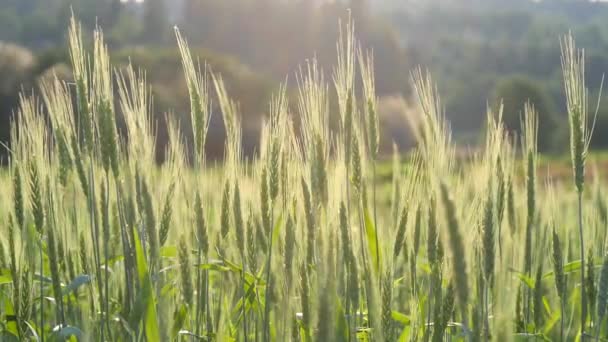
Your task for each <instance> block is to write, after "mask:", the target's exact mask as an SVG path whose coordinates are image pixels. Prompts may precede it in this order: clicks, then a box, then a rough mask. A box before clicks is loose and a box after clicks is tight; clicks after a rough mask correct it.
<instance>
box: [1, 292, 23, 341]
mask: <svg viewBox="0 0 608 342" xmlns="http://www.w3.org/2000/svg"><path fill="white" fill-rule="evenodd" d="M2 297H3V298H4V318H5V323H6V326H5V328H6V332H8V333H10V334H12V335H15V336H19V331H18V330H17V320H16V318H15V309H14V307H13V303H12V302H11V299H10V298H9V297H8V296H7V295H6V294H5V293H4V292H2Z"/></svg>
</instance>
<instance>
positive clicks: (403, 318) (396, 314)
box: [391, 311, 411, 325]
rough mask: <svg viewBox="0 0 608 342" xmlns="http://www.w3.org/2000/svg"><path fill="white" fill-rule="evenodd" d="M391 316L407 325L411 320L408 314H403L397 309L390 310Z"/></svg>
mask: <svg viewBox="0 0 608 342" xmlns="http://www.w3.org/2000/svg"><path fill="white" fill-rule="evenodd" d="M391 317H393V320H395V321H396V322H399V323H401V324H403V325H409V324H410V322H411V320H410V318H409V316H408V315H406V314H403V313H401V312H398V311H393V312H391Z"/></svg>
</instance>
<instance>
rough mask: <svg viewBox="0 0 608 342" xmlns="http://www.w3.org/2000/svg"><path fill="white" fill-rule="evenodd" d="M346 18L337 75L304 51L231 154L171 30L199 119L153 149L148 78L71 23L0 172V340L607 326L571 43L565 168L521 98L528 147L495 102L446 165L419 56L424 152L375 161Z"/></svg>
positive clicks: (361, 58)
mask: <svg viewBox="0 0 608 342" xmlns="http://www.w3.org/2000/svg"><path fill="white" fill-rule="evenodd" d="M341 32H342V34H341V36H340V40H339V42H338V45H337V46H338V49H337V50H338V56H339V58H338V63H337V66H336V68H335V69H334V70H333V71H332V74H331V75H332V80H333V82H331V81H328V79H326V78H325V77H324V74H325V73H324V71H323V70H320V69H319V68H318V66H317V65H316V62H315V61H314V60H311V61H310V62H309V63H308V64H307V65H305V66H304V67H302V69H301V72H300V73H299V75H298V78H297V84H298V86H299V89H300V91H299V93H298V94H299V96H298V99H297V103H296V104H295V105H296V106H290V105H289V104H288V103H287V98H286V96H285V87H281V88H280V90H279V92H278V93H277V94H276V95H275V97H274V98H273V100H272V102H271V104H270V106H269V109H268V112H269V114H268V117H267V119H266V120H265V122H264V123H263V129H262V132H263V134H262V137H261V141H260V153H259V154H258V155H257V156H256V157H255V158H254V159H253V160H244V158H243V155H242V153H241V120H240V116H239V106H238V104H237V103H235V102H234V101H232V100H231V99H230V96H229V93H228V92H227V91H226V89H225V87H224V84H223V81H222V77H221V75H218V74H215V73H213V72H212V71H211V70H209V69H208V68H206V67H205V65H204V64H199V63H198V62H196V60H195V59H193V57H192V56H191V55H190V52H189V51H190V50H189V48H188V45H187V42H186V39H185V38H183V37H181V36H180V35H179V31H177V37H178V38H177V39H178V44H179V49H180V52H181V54H182V57H183V59H184V62H183V66H184V72H185V77H184V82H186V84H187V86H188V89H189V93H190V100H191V101H190V108H191V118H192V121H193V129H192V131H180V130H179V127H180V125H179V124H178V123H177V122H176V120H175V118H172V117H169V120H168V122H169V137H170V139H169V146H168V147H167V155H168V158H167V161H166V162H165V163H164V164H162V165H157V164H156V163H155V161H154V156H155V154H156V151H154V146H155V144H154V141H155V136H154V132H155V131H156V130H155V123H154V122H152V121H151V111H150V110H151V108H150V101H151V99H150V97H149V88H148V86H147V85H146V80H145V75H144V74H143V73H139V72H136V71H134V70H133V69H127V70H122V71H121V72H119V73H115V72H114V71H113V69H112V67H111V64H110V60H109V57H108V52H107V50H106V48H105V44H104V43H103V36H102V34H101V32H97V33H96V34H95V43H94V48H93V49H92V50H89V49H87V48H86V47H85V46H84V45H82V41H83V39H82V37H81V35H82V33H81V32H80V29H79V26H78V24H77V22H76V21H75V20H74V21H73V22H72V26H71V29H70V38H71V39H70V43H71V50H70V51H71V57H72V61H73V64H74V67H75V70H76V72H75V73H74V76H75V83H74V84H68V83H63V82H61V81H59V80H50V81H49V80H47V81H46V82H47V83H45V84H44V85H43V86H42V87H41V88H42V89H43V96H42V97H41V99H37V98H36V97H27V96H23V97H22V100H21V104H20V107H19V108H18V111H17V118H18V120H17V122H16V123H15V124H14V125H13V126H12V150H11V160H10V167H9V168H8V169H6V170H1V171H0V198H2V199H3V200H2V201H0V231H1V232H2V234H1V235H0V301H1V302H2V305H0V314H1V317H2V322H0V334H1V337H2V338H1V339H2V340H3V341H4V340H6V341H13V340H14V341H18V340H41V341H44V340H48V341H63V340H72V341H73V340H79V341H90V340H112V341H114V340H116V341H123V340H125V341H142V340H147V341H196V340H213V341H289V340H300V341H354V340H362V341H369V340H373V341H383V340H384V341H394V340H399V341H445V340H466V341H477V340H490V339H491V340H497V341H508V340H536V339H538V340H540V339H544V340H547V339H548V340H556V341H562V340H563V341H566V340H573V339H581V340H592V339H594V340H605V339H606V338H608V336H607V333H608V329H607V327H606V325H605V313H606V306H607V305H608V302H607V298H608V285H607V284H608V266H607V265H608V262H607V261H606V260H607V259H606V257H605V255H606V248H605V246H606V241H607V240H606V239H607V238H608V236H607V233H606V227H607V226H608V205H607V204H606V195H605V194H606V193H605V191H606V190H605V189H606V188H605V184H604V181H603V180H602V178H601V177H589V175H585V168H584V164H585V163H587V164H588V166H589V169H591V170H593V169H594V168H595V169H596V170H597V171H596V172H595V173H596V174H597V172H600V175H601V164H602V161H603V159H605V157H604V156H602V155H590V156H587V150H586V144H587V142H588V139H589V136H590V130H589V129H588V128H587V127H586V126H580V125H579V124H580V123H581V122H585V121H586V120H581V119H580V117H579V118H577V117H576V116H577V115H578V116H581V115H582V117H584V116H585V115H586V114H582V113H579V112H577V110H580V108H584V106H582V107H580V108H579V107H576V106H575V104H576V103H578V102H577V101H578V100H577V99H578V98H576V97H575V96H579V97H580V96H582V97H584V96H585V95H584V94H585V90H584V82H582V81H580V80H579V79H577V78H576V75H578V74H577V73H580V72H582V70H583V65H582V59H581V60H580V61H578V60H577V61H576V63H574V62H567V61H571V60H570V59H568V58H570V57H572V56H578V55H577V53H578V52H576V51H578V50H576V49H575V48H574V45H573V40H568V42H569V44H570V43H572V45H569V47H570V48H571V49H569V50H568V49H566V50H565V51H564V60H565V61H566V62H565V63H564V69H565V71H566V72H565V84H566V89H567V90H568V96H569V98H568V101H570V102H571V103H572V105H571V106H570V107H569V108H570V111H571V113H570V115H571V116H573V117H572V118H571V120H572V121H571V123H572V124H573V130H572V132H573V133H572V140H573V141H574V142H573V146H574V147H573V148H572V150H573V154H572V158H571V159H572V161H571V163H573V164H571V165H569V166H568V170H569V173H568V174H567V175H566V174H565V173H564V172H563V169H564V168H566V166H565V165H566V163H568V162H566V161H563V160H560V161H549V160H548V159H547V158H545V157H543V156H538V154H537V152H536V127H537V126H536V125H537V122H536V113H535V111H534V108H533V106H532V105H526V107H525V108H526V110H525V111H524V113H525V115H524V116H525V118H523V121H524V122H525V125H524V126H525V130H524V137H525V138H523V143H522V144H521V145H520V143H519V140H513V139H512V138H510V137H509V135H508V134H507V132H505V129H504V126H503V125H502V122H501V113H500V112H498V113H494V112H491V111H488V116H487V117H488V125H487V131H486V132H485V133H486V141H485V145H484V146H482V148H481V149H479V151H478V152H477V153H476V154H475V155H472V156H470V158H468V160H467V161H464V162H463V161H459V160H457V159H456V153H455V147H454V144H453V143H452V140H451V134H450V130H449V125H448V123H447V122H446V121H445V117H444V115H443V111H442V105H441V102H440V98H439V95H438V94H437V92H436V88H435V85H434V83H433V81H432V78H431V77H430V75H429V74H428V73H425V72H423V71H422V70H417V71H415V72H414V73H413V74H412V82H413V84H414V88H415V90H416V94H417V95H418V98H419V110H420V116H419V117H418V118H417V121H416V123H417V125H416V127H417V128H418V130H417V138H418V143H419V144H418V148H417V149H416V150H415V151H413V152H412V153H411V154H409V155H407V156H401V155H399V154H398V152H397V151H396V152H395V156H394V158H393V161H392V162H391V163H389V162H385V161H383V160H382V159H381V158H380V157H379V156H378V139H379V136H380V135H381V134H382V132H381V131H378V127H379V125H378V117H377V113H376V98H375V95H374V94H375V89H374V80H373V77H374V74H373V55H372V54H371V53H367V52H365V51H361V50H360V47H359V46H358V44H357V41H356V40H355V38H354V37H355V35H354V29H353V25H352V23H351V22H350V21H349V22H348V23H347V24H346V25H343V30H342V31H341ZM568 53H570V55H568ZM568 56H570V57H568ZM572 75H574V76H572ZM361 76H362V79H363V82H359V77H361ZM359 86H361V89H359V88H358V87H359ZM331 87H333V88H335V92H334V91H333V90H332V89H331ZM574 90H576V91H574ZM333 94H335V95H336V96H337V97H338V98H337V103H338V104H339V106H338V110H339V118H340V125H339V130H337V131H331V130H329V129H328V125H327V122H328V121H327V120H328V117H329V105H328V103H329V101H330V97H331V96H333ZM573 94H574V95H573ZM576 94H578V95H576ZM573 96H574V97H573ZM522 106H523V104H522ZM292 108H293V109H292ZM577 108H578V109H577ZM215 111H219V112H221V115H222V118H223V121H224V123H225V125H226V130H227V132H228V134H227V140H226V158H225V164H224V165H222V166H219V167H217V166H216V167H211V166H208V165H206V163H205V156H204V151H205V149H204V147H205V143H206V135H207V128H208V127H207V123H208V122H209V116H210V115H211V113H212V112H215ZM47 118H48V120H47ZM296 118H302V122H301V123H300V122H297V121H295V120H296ZM405 119H406V118H404V120H405ZM119 120H121V122H125V123H126V125H127V130H126V132H127V133H128V134H127V135H122V134H121V133H120V132H119V131H118V130H117V129H116V122H117V121H119ZM577 122H578V124H577ZM577 125H579V126H577ZM295 127H301V128H300V130H297V129H296V128H295ZM577 127H578V128H577ZM577 130H579V132H577ZM581 132H582V133H581ZM186 136H189V137H193V140H192V141H195V142H196V146H194V147H188V146H185V145H184V137H186ZM188 151H191V152H188ZM594 164H595V165H598V166H597V167H594ZM555 165H557V167H556V168H557V169H559V170H560V171H559V172H558V173H550V172H545V170H546V169H548V168H551V169H552V168H553V167H554V166H555ZM572 170H574V171H572ZM570 177H571V178H570ZM583 184H586V187H585V189H587V191H585V192H583V191H582V189H583ZM583 246H584V248H583Z"/></svg>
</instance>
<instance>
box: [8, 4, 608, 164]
mask: <svg viewBox="0 0 608 342" xmlns="http://www.w3.org/2000/svg"><path fill="white" fill-rule="evenodd" d="M349 11H350V14H351V15H352V17H353V18H354V20H355V26H356V31H357V38H358V39H359V40H361V42H362V44H363V46H364V47H365V48H367V47H369V48H373V50H374V56H375V68H376V77H377V88H378V96H379V97H381V99H386V101H384V103H385V104H386V105H384V106H383V108H386V111H385V113H381V115H382V116H383V117H382V120H383V121H384V125H385V126H386V127H388V128H390V132H387V133H390V139H392V140H395V141H397V142H398V143H399V145H400V147H401V148H407V147H408V146H410V145H411V141H412V139H411V136H410V135H409V133H408V132H407V125H405V126H404V129H403V132H400V131H399V130H396V129H395V127H396V126H395V125H394V123H397V122H399V121H402V120H403V119H402V114H403V113H402V112H404V111H407V110H409V108H408V105H407V104H406V103H412V101H403V100H400V98H401V97H403V98H405V99H408V97H409V96H410V95H411V89H410V85H409V71H410V70H411V69H412V68H414V67H417V66H419V65H420V66H423V67H427V68H428V69H429V70H430V71H431V72H432V73H433V75H434V77H435V80H436V82H437V84H438V87H439V90H440V93H441V95H442V98H443V99H444V101H443V103H444V105H445V108H446V114H447V116H448V118H449V119H450V121H451V125H452V129H453V130H454V132H455V136H456V138H457V139H458V140H459V141H460V142H462V143H476V142H478V141H479V133H478V132H479V129H480V127H482V125H483V122H484V120H485V113H486V107H487V106H488V105H489V106H492V107H494V108H496V107H497V105H498V103H500V101H502V103H503V104H504V110H505V112H504V116H505V122H506V123H507V125H508V126H509V128H510V129H512V130H514V131H517V130H518V129H519V122H520V118H519V116H520V113H521V112H522V109H523V103H524V102H526V101H528V100H530V101H531V102H533V103H534V104H535V105H536V108H537V109H538V111H539V112H540V115H541V120H542V121H541V122H542V124H541V132H540V134H539V139H540V140H541V141H540V145H541V148H542V149H543V150H545V151H557V152H559V151H561V150H563V147H564V146H567V144H565V143H564V141H565V138H566V134H565V131H566V129H565V128H566V126H567V119H566V116H565V108H564V107H565V105H564V102H563V90H562V87H563V86H562V81H561V70H560V53H559V51H560V47H559V37H560V36H561V35H563V34H565V33H567V32H568V30H572V31H573V33H574V35H575V37H576V39H577V43H578V45H579V46H581V47H585V48H586V49H587V50H586V55H587V63H588V64H587V74H588V75H587V81H588V84H589V86H590V90H591V98H597V93H598V90H599V86H600V83H601V79H602V74H603V73H604V72H605V71H606V70H608V20H606V19H608V4H605V3H602V2H589V1H583V0H545V1H540V2H538V1H527V0H511V1H498V0H483V1H481V0H427V1H419V0H399V1H388V0H386V1H382V0H338V1H325V0H314V1H313V0H222V1H218V0H145V1H144V2H139V1H135V0H130V1H125V0H0V41H3V42H11V43H10V44H9V43H2V44H1V45H0V77H1V79H0V141H2V142H7V140H8V132H9V121H10V117H11V113H12V111H13V109H14V108H15V105H16V104H17V101H18V93H19V91H20V90H21V89H31V88H32V87H35V85H36V82H37V81H38V80H39V79H40V77H41V75H44V74H49V73H51V72H52V71H50V70H49V69H52V70H57V68H59V69H61V70H67V69H69V68H68V67H67V53H66V51H67V48H66V33H67V25H68V22H69V18H70V16H71V13H72V12H73V13H74V14H75V15H76V16H77V18H78V19H79V20H80V21H81V22H82V24H83V27H84V28H85V29H86V30H87V31H92V30H93V29H95V27H102V28H103V29H104V33H105V36H106V40H107V42H108V44H109V45H110V49H111V51H112V52H113V54H114V56H113V58H114V63H115V65H117V67H119V68H120V66H121V65H124V64H126V63H128V62H129V61H131V62H132V63H133V64H135V66H136V67H141V68H143V69H145V70H147V71H148V80H149V82H150V84H151V87H152V92H153V95H154V111H155V113H156V119H157V120H158V127H159V135H160V137H159V139H158V142H159V144H161V145H162V144H163V143H164V141H165V140H166V139H165V135H166V133H165V132H164V125H163V120H164V117H165V113H167V112H169V111H171V112H174V113H175V115H178V116H179V117H180V120H181V123H182V125H183V126H184V127H183V128H184V130H186V131H187V130H188V125H189V115H188V113H187V111H188V109H189V108H188V106H187V104H188V101H187V91H186V89H185V82H184V81H183V76H182V73H181V64H180V60H179V55H178V53H177V49H176V48H175V47H176V44H175V39H174V32H173V27H174V26H178V27H179V28H180V29H181V30H182V33H184V35H185V36H186V37H187V38H188V40H189V42H190V43H191V45H192V46H193V47H195V50H196V54H197V55H198V56H200V58H201V60H206V61H207V62H208V63H209V64H210V66H211V67H212V69H213V70H215V71H220V72H221V73H222V74H224V76H225V77H226V79H227V82H228V87H229V92H230V95H231V96H233V97H234V98H235V99H236V100H237V101H238V102H239V103H240V104H241V105H240V108H241V110H242V111H243V112H242V114H243V117H244V120H243V121H244V129H245V139H244V142H245V145H246V146H245V150H246V151H249V152H251V151H253V150H255V148H256V143H257V139H258V128H259V123H260V119H261V118H262V117H263V115H264V113H265V112H266V110H267V103H268V99H269V97H270V95H271V94H272V92H273V91H275V90H276V89H277V85H278V83H279V82H282V81H285V77H286V75H287V76H288V80H289V84H290V86H291V87H290V88H289V89H290V91H291V92H293V87H294V86H295V83H296V82H295V73H296V72H297V70H298V66H299V65H301V64H302V63H304V62H305V61H306V59H309V58H312V57H315V58H317V60H318V61H319V62H320V64H321V65H322V66H324V67H325V70H326V76H327V78H328V79H329V78H330V77H331V73H330V72H331V69H330V67H331V66H332V65H333V64H334V62H335V55H336V40H337V37H338V19H339V18H341V19H342V20H345V19H346V18H347V16H348V13H349ZM24 56H27V58H25V57H24ZM129 56H131V58H130V59H129ZM25 62H27V63H25ZM23 64H27V65H25V66H24V65H23ZM66 73H67V71H66ZM67 74H69V73H67ZM66 77H67V78H69V75H66ZM590 107H593V108H594V105H591V106H590ZM593 108H592V109H593ZM599 112H600V114H599V118H598V126H597V129H598V130H603V129H604V128H606V129H608V103H606V105H602V106H600V111H599ZM213 118H214V120H215V121H216V122H212V123H211V125H212V126H211V130H210V137H209V138H210V141H209V145H210V146H209V149H210V153H209V155H212V156H221V154H222V151H221V146H222V139H223V132H222V123H221V121H218V120H221V115H214V116H213ZM384 145H386V146H387V149H388V150H390V145H391V144H390V141H388V142H387V143H386V144H384ZM592 145H593V146H594V147H598V148H601V147H608V138H604V137H602V136H601V134H596V135H595V138H594V141H593V142H592ZM0 150H1V149H0ZM158 150H159V151H162V150H163V149H162V148H159V149H158ZM159 157H160V156H159ZM0 158H2V157H1V156H0Z"/></svg>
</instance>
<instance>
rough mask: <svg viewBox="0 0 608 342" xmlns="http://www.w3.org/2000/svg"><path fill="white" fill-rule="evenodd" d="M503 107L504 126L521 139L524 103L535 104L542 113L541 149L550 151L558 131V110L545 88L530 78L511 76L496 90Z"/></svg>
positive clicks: (539, 146)
mask: <svg viewBox="0 0 608 342" xmlns="http://www.w3.org/2000/svg"><path fill="white" fill-rule="evenodd" d="M501 101H502V104H503V106H504V107H503V120H504V124H505V126H506V127H507V129H508V130H509V131H510V132H513V134H514V135H515V136H520V133H521V128H522V127H521V124H522V122H523V119H524V118H523V117H522V115H524V114H523V113H524V110H523V109H524V104H525V103H526V102H529V103H531V104H532V105H534V108H535V109H536V112H537V113H538V148H539V150H540V151H548V150H550V149H551V148H552V143H553V139H554V137H555V134H556V129H557V128H558V125H557V120H556V117H555V109H554V106H553V104H552V103H551V99H550V97H549V95H548V94H547V92H546V91H545V90H544V89H543V87H542V85H541V84H539V83H538V82H536V81H534V80H532V79H530V78H528V77H526V76H511V77H509V78H507V79H504V80H502V81H500V82H499V83H498V85H497V86H496V89H495V91H494V101H493V103H494V104H495V106H496V108H497V107H498V105H499V104H500V103H501Z"/></svg>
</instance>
